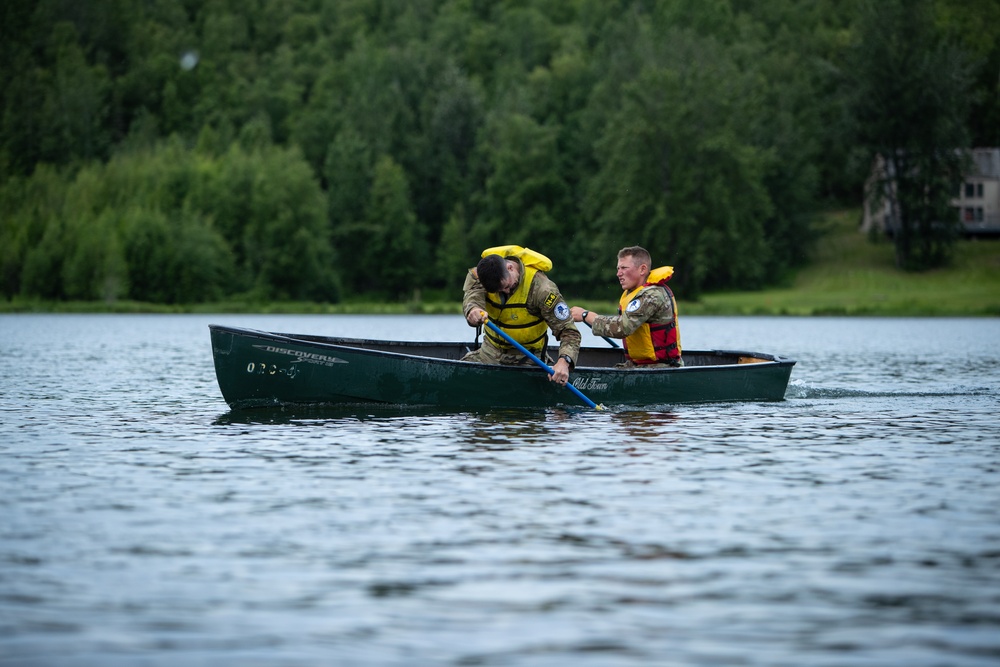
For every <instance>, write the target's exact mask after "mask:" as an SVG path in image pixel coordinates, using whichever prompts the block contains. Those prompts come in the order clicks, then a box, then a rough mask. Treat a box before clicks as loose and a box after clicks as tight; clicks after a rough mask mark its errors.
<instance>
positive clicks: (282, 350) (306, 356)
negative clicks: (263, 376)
mask: <svg viewBox="0 0 1000 667" xmlns="http://www.w3.org/2000/svg"><path fill="white" fill-rule="evenodd" d="M254 347H255V348H257V349H258V350H264V351H265V352H273V353H275V354H286V355H288V356H291V357H295V360H296V361H305V362H308V363H310V364H321V365H323V366H333V365H334V364H346V363H347V362H346V361H344V360H343V359H340V358H338V357H331V356H329V355H326V354H317V353H315V352H302V351H300V350H289V349H288V348H286V347H276V346H274V345H254Z"/></svg>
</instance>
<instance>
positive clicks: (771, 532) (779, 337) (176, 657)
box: [0, 316, 1000, 667]
mask: <svg viewBox="0 0 1000 667" xmlns="http://www.w3.org/2000/svg"><path fill="white" fill-rule="evenodd" d="M212 319H213V320H217V319H218V318H212ZM438 321H439V320H434V319H433V318H416V319H415V320H414V321H412V322H411V321H410V320H406V321H405V322H395V321H393V320H387V319H386V318H382V319H378V320H375V321H371V320H370V319H369V320H365V319H364V318H349V319H347V320H341V319H338V318H314V319H308V318H292V319H291V320H290V321H289V322H283V321H282V320H281V319H280V318H273V319H269V320H268V321H267V322H264V323H263V324H258V325H257V327H258V328H265V329H272V330H289V331H315V332H316V333H332V334H342V335H357V336H358V337H373V334H372V332H373V331H375V330H377V329H378V327H388V328H389V329H395V330H406V331H417V332H426V331H432V332H433V329H434V327H435V326H437V324H436V323H437V322H438ZM441 321H442V322H443V320H441ZM232 323H234V324H247V325H250V326H253V323H250V322H235V321H234V322H232ZM205 324H206V318H201V317H188V316H177V317H175V316H168V317H158V318H148V317H136V318H132V317H121V316H113V317H107V318H102V317H97V318H94V317H78V318H72V317H71V318H60V317H40V318H34V317H28V318H4V317H2V316H0V330H2V332H3V337H2V338H0V346H2V348H0V349H2V352H3V353H4V359H6V360H7V361H8V362H9V363H8V365H7V367H6V375H5V377H4V379H3V382H4V384H3V385H0V436H2V437H0V503H2V504H3V513H2V515H0V516H2V517H3V519H2V521H0V664H11V665H21V664H23V665H62V664H74V665H102V666H103V665H134V664H143V665H157V666H158V665H175V664H185V665H189V664H193V665H216V664H239V665H290V666H299V665H328V664H345V665H414V664H453V665H463V664H464V665H474V664H483V665H498V664H503V665H553V666H562V665H567V664H572V665H616V666H617V665H626V666H627V665H661V664H666V665H707V664H711V665H715V664H724V665H730V664H740V665H760V666H762V667H763V666H768V667H770V666H771V665H802V664H818V665H842V664H843V665H848V664H850V665H886V666H890V665H892V666H895V665H903V664H905V665H918V666H919V665H926V666H928V667H929V666H931V665H992V664H996V661H997V657H998V656H1000V640H998V639H997V638H998V637H1000V593H998V591H1000V556H998V554H1000V532H998V531H997V525H998V523H1000V510H998V508H1000V484H997V471H998V470H1000V449H998V447H997V445H996V443H997V442H1000V423H998V420H997V419H996V405H997V399H998V397H1000V388H998V374H997V373H996V369H997V368H998V367H1000V351H998V350H997V347H996V345H995V341H996V340H998V339H1000V322H996V321H992V320H990V321H985V320H984V321H949V320H942V321H939V320H933V321H926V322H921V323H920V331H921V340H920V341H919V343H918V342H914V341H912V338H914V337H913V336H912V331H913V327H914V323H913V322H912V321H904V320H899V321H896V320H891V321H884V320H835V321H831V320H821V319H818V320H817V319H809V320H805V319H803V320H799V319H789V320H781V321H780V322H773V321H771V322H770V323H769V322H768V319H767V318H761V319H758V318H747V319H745V320H738V321H732V320H727V319H726V318H704V319H702V318H689V319H688V320H687V321H686V323H685V339H686V342H688V344H691V343H693V342H694V341H695V340H699V339H701V340H703V341H704V343H705V344H704V345H701V347H744V348H752V349H762V350H764V351H774V352H778V353H782V354H785V355H787V356H792V357H795V358H797V359H798V360H799V364H798V365H797V366H796V369H795V371H794V373H793V382H792V384H791V386H790V388H789V392H788V394H787V396H786V400H785V401H783V402H778V403H767V404H724V405H699V406H659V407H658V409H654V410H636V409H629V408H627V407H626V408H619V409H616V410H612V411H606V412H597V411H592V410H586V409H580V410H575V409H540V410H498V411H492V410H488V411H482V412H463V411H442V410H436V409H433V408H412V407H402V406H370V405H369V406H354V407H351V406H339V405H338V406H327V407H320V406H310V407H305V408H295V409H289V408H274V409H254V410H244V411H232V410H226V406H225V403H224V402H223V401H222V399H221V396H220V395H219V390H218V387H217V386H216V384H215V380H214V376H213V375H212V368H211V363H212V362H211V351H210V347H209V344H208V332H207V328H206V327H205ZM348 325H350V326H353V327H355V329H349V327H348ZM320 329H322V330H320ZM345 329H346V330H345ZM831 330H837V331H841V332H848V333H850V335H849V336H848V337H847V338H848V340H849V341H850V349H844V345H845V342H844V341H841V340H838V338H837V337H833V336H830V335H828V334H829V331H831ZM126 333H127V335H126ZM737 333H738V334H739V340H734V341H726V340H714V341H713V340H711V339H709V338H708V337H709V336H712V335H716V336H730V335H732V336H734V337H735V336H736V334H737ZM419 335H425V334H424V333H420V334H419ZM375 337H377V336H375ZM427 337H435V338H439V339H453V338H456V337H455V336H451V335H446V334H445V333H440V334H433V333H431V334H429V335H427ZM689 341H690V342H689ZM598 343H600V341H598ZM716 343H717V344H716ZM925 346H931V347H933V348H934V349H936V350H940V351H941V356H937V357H935V359H934V360H933V361H932V362H928V363H911V362H912V361H913V360H914V358H915V357H916V356H917V355H918V353H919V351H920V350H921V349H923V348H924V347H925ZM40 360H44V363H42V362H41V361H40Z"/></svg>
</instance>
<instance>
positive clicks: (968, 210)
mask: <svg viewBox="0 0 1000 667" xmlns="http://www.w3.org/2000/svg"><path fill="white" fill-rule="evenodd" d="M975 215H976V212H975V211H974V210H973V209H972V207H971V206H967V207H965V215H963V216H962V220H963V221H964V222H972V221H973V220H974V219H975Z"/></svg>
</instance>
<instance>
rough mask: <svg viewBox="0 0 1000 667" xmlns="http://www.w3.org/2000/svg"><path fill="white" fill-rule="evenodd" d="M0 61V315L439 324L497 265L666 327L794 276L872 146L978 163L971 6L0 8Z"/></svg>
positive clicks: (494, 3) (63, 2)
mask: <svg viewBox="0 0 1000 667" xmlns="http://www.w3.org/2000/svg"><path fill="white" fill-rule="evenodd" d="M886 5H890V6H894V7H898V8H903V9H906V11H904V12H897V14H898V16H899V19H898V21H897V23H891V22H889V23H886V21H891V20H895V19H892V16H893V14H892V13H891V12H886V11H884V7H885V6H886ZM876 7H882V8H883V9H882V10H879V11H876V10H875V9H874V8H876ZM917 9H919V10H920V15H921V16H923V17H925V18H926V20H925V21H923V22H922V23H919V30H917V29H914V28H913V27H912V26H913V25H915V24H913V23H912V22H911V23H905V22H904V21H903V18H902V17H904V16H909V15H911V14H912V13H913V12H914V11H916V10H917ZM887 16H888V17H889V19H887V18H886V17H887ZM918 40H919V41H918ZM914 45H916V46H917V48H915V49H914ZM920 45H924V46H927V47H928V48H927V49H926V53H928V54H930V55H928V56H927V57H926V58H924V60H926V61H927V63H929V64H928V66H927V67H923V68H912V67H909V65H910V64H912V59H913V58H914V57H916V58H918V59H919V58H922V57H923V56H921V55H920V54H921V53H924V50H922V48H921V46H920ZM934 45H940V46H941V48H937V46H934ZM931 46H934V48H930V47H931ZM945 47H947V48H945ZM911 52H912V54H916V55H911ZM0 54H2V65H3V66H2V69H0V83H2V100H0V107H2V108H0V113H2V119H0V121H2V122H0V213H2V219H0V292H2V294H3V296H4V297H5V298H7V299H13V298H42V299H53V300H63V299H67V300H69V299H72V300H97V299H102V300H108V301H113V300H119V299H130V300H137V301H149V302H156V303H194V302H205V301H213V300H221V299H232V298H246V299H256V300H307V301H318V302H337V301H340V300H344V299H357V298H365V299H369V300H374V299H384V300H409V299H413V298H420V295H423V296H424V297H426V296H427V295H430V294H437V295H442V296H443V297H444V298H449V299H454V298H458V294H459V291H460V288H461V284H462V280H463V278H464V273H465V270H466V269H467V268H468V267H469V266H471V265H473V264H474V263H475V261H476V259H477V257H478V253H479V251H480V250H481V249H482V248H485V247H488V246H492V245H497V244H503V243H519V244H522V245H527V246H531V247H532V248H535V249H537V250H539V251H541V252H543V253H545V254H547V255H549V256H550V257H551V258H552V259H553V261H554V263H555V269H554V271H553V273H552V275H553V277H554V278H555V279H556V280H557V282H558V283H559V285H560V287H561V288H562V289H563V291H564V292H565V293H567V294H572V295H573V296H574V297H575V298H582V297H588V298H609V297H610V296H611V295H613V294H614V293H615V292H616V290H615V285H616V283H615V281H614V276H613V267H614V264H615V257H614V253H615V251H616V250H617V249H618V248H620V247H622V246H625V245H633V244H641V245H644V246H646V247H647V248H648V249H649V250H650V251H651V252H652V254H653V257H654V261H656V262H657V263H658V264H672V265H673V266H674V267H675V271H676V272H675V278H674V280H673V285H674V288H675V290H677V291H678V292H679V293H681V294H683V295H684V298H686V299H694V298H696V297H697V295H698V294H700V293H702V292H704V291H707V290H718V289H727V288H728V289H744V288H758V287H762V286H765V285H769V284H774V283H776V282H778V281H780V280H782V278H783V277H784V276H786V275H787V274H788V272H789V271H790V270H791V269H793V268H795V267H798V266H801V265H802V264H803V263H804V262H806V261H807V260H808V258H809V256H810V252H811V251H812V249H813V247H814V244H815V241H816V238H817V234H818V231H819V230H818V229H816V226H815V224H814V222H813V220H814V217H813V216H814V213H815V212H816V211H817V210H820V209H821V208H822V207H824V206H829V205H830V204H832V203H848V204H850V205H852V206H856V205H857V204H858V202H859V200H860V197H861V191H862V183H863V180H864V178H865V177H866V176H867V173H868V169H869V166H870V165H871V160H872V157H873V155H874V152H876V151H878V150H880V147H881V146H883V145H891V146H892V147H893V148H894V149H898V150H900V151H901V152H903V153H906V152H909V153H908V154H913V153H916V152H917V150H916V148H915V146H917V144H914V143H907V141H906V138H907V136H911V135H918V136H920V137H922V138H923V139H924V144H927V143H928V137H931V138H932V140H933V138H934V137H937V140H938V146H937V147H938V148H940V147H941V145H940V144H950V145H948V146H947V147H948V148H953V147H954V143H955V142H956V141H959V142H964V143H965V144H966V145H970V146H972V145H1000V91H998V83H997V72H998V71H1000V5H998V4H997V3H996V2H995V0H913V1H912V2H904V0H885V2H874V0H859V1H858V2H846V3H845V2H840V1H839V0H813V1H811V2H802V1H800V0H767V1H754V2H751V1H749V0H703V1H702V2H690V1H689V0H658V1H654V0H645V1H643V0H238V1H237V0H209V1H207V2H202V1H197V0H107V1H105V2H82V3H81V2H78V1H76V0H9V1H8V2H5V3H4V6H3V8H2V9H0ZM887 54H888V55H887ZM898 54H903V55H902V56H900V58H899V63H898V64H899V65H900V66H901V68H902V69H901V70H900V71H899V72H897V73H896V74H895V75H894V74H893V73H892V72H888V73H887V72H886V71H885V70H886V69H887V68H880V67H878V66H877V64H875V63H878V62H882V59H884V60H885V61H886V62H893V63H895V61H893V60H892V59H893V57H895V55H898ZM935 54H937V55H935ZM873 58H875V59H876V60H875V61H873V60H872V59H873ZM865 64H872V66H870V67H865V66H864V65H865ZM907 72H909V73H910V74H909V76H907V75H906V73H907ZM913 72H917V73H918V74H919V76H917V75H914V74H912V73H913ZM920 77H923V78H920ZM948 82H950V83H949V84H948V85H947V86H946V85H945V84H946V83H948ZM938 84H940V89H941V90H944V91H946V93H947V94H946V95H944V97H946V98H951V97H959V98H961V104H960V105H959V106H954V107H953V106H949V105H948V103H947V102H945V104H944V107H947V108H944V107H942V108H941V109H939V110H933V111H931V112H927V111H926V108H924V107H921V109H922V110H921V112H920V113H919V114H918V113H915V114H913V116H914V118H913V119H912V121H909V125H907V124H906V122H903V121H899V122H895V123H891V122H887V118H895V117H896V116H895V114H893V113H886V111H885V110H886V108H889V109H891V105H890V106H889V107H886V106H885V105H882V106H879V105H878V104H876V103H874V102H877V101H879V100H880V99H881V92H882V91H885V90H887V89H891V92H892V95H893V96H895V97H893V99H896V98H897V97H899V94H900V93H899V90H903V92H904V93H905V92H906V91H909V92H910V93H912V95H911V96H915V97H919V96H920V95H931V93H932V92H933V91H934V90H936V89H937V88H938ZM892 85H895V86H896V87H895V88H892ZM932 97H933V95H932ZM903 103H906V104H911V103H912V100H910V101H905V100H904V102H903ZM939 106H940V105H939ZM935 109H936V108H935ZM938 111H940V113H941V114H944V116H947V117H948V119H950V121H949V122H951V125H947V127H948V128H949V130H948V132H940V131H939V129H940V128H941V127H944V126H945V125H942V123H937V124H934V123H931V124H929V125H925V126H922V127H918V125H919V124H920V123H926V122H927V121H926V119H927V118H928V117H930V118H931V119H932V120H934V119H936V118H938V116H937V115H935V114H937V113H938ZM866 114H867V115H866ZM949 114H950V115H949ZM956 118H957V119H958V120H957V121H956V120H955V119H956ZM904 121H905V119H904ZM879 122H881V123H882V124H881V125H879ZM935 122H936V121H935ZM942 122H943V121H942ZM907 133H909V134H907ZM887 134H889V135H892V137H891V142H890V144H884V142H885V140H886V136H887ZM892 142H895V143H892ZM931 149H932V150H931V152H934V150H936V149H935V148H934V145H933V144H932V146H931ZM920 150H924V148H923V145H921V148H920ZM921 187H923V186H921ZM943 187H944V186H943ZM917 191H918V192H926V188H925V189H923V190H920V189H918V190H917ZM918 203H920V202H918ZM918 247H919V246H918ZM944 256H945V255H941V254H940V253H938V254H934V255H933V257H932V259H933V260H934V261H940V260H941V258H942V257H944Z"/></svg>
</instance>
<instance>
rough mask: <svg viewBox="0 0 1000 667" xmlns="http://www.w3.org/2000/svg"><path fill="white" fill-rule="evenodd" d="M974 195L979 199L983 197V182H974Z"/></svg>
mask: <svg viewBox="0 0 1000 667" xmlns="http://www.w3.org/2000/svg"><path fill="white" fill-rule="evenodd" d="M976 196H977V197H979V198H980V199H982V198H983V184H982V183H976Z"/></svg>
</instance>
